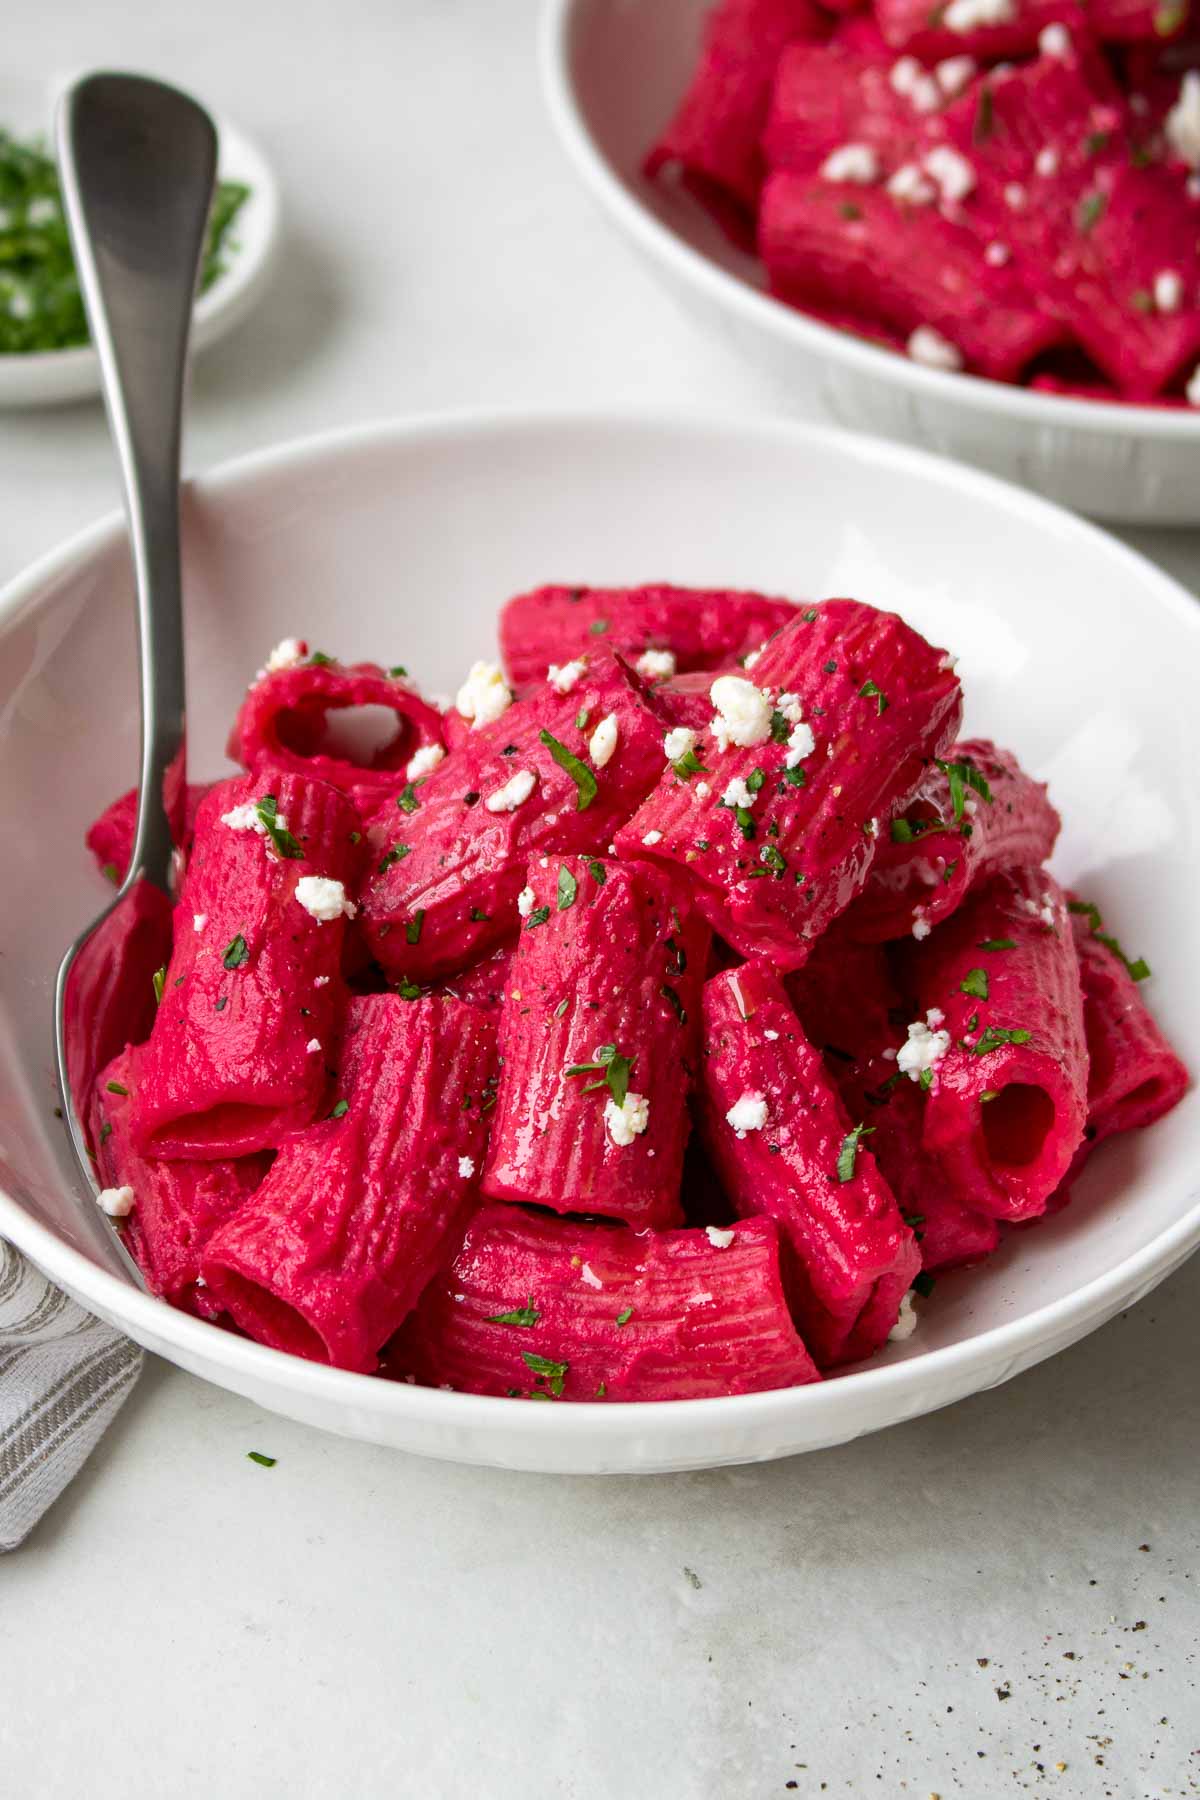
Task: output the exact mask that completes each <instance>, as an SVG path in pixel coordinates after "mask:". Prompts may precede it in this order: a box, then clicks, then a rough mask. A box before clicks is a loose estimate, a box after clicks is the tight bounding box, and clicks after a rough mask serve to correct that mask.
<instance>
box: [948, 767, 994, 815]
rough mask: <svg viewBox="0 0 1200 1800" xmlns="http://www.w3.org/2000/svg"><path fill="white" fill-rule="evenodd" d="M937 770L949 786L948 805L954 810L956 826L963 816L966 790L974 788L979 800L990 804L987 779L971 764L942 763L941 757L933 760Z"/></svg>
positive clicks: (990, 794)
mask: <svg viewBox="0 0 1200 1800" xmlns="http://www.w3.org/2000/svg"><path fill="white" fill-rule="evenodd" d="M935 761H936V762H937V766H938V768H939V769H940V770H941V771H942V774H943V775H944V776H945V777H946V780H947V781H948V782H949V784H950V804H951V806H952V807H953V808H954V823H955V824H956V825H957V824H958V823H959V822H960V821H961V819H962V816H963V812H964V811H965V809H966V804H967V789H968V788H974V789H975V792H976V793H977V794H978V795H979V797H980V799H981V800H986V801H987V803H988V805H989V806H991V804H992V790H991V788H990V787H989V786H988V784H987V779H986V777H985V776H984V775H982V774H981V773H980V771H979V770H978V769H977V768H976V767H975V764H974V763H972V762H967V761H966V760H965V759H964V760H963V761H962V762H943V761H942V759H941V757H940V756H939V757H937V758H935Z"/></svg>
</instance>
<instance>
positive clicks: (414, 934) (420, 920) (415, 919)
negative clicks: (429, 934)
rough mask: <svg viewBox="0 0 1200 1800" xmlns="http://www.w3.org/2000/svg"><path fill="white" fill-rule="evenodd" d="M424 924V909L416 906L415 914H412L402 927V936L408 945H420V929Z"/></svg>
mask: <svg viewBox="0 0 1200 1800" xmlns="http://www.w3.org/2000/svg"><path fill="white" fill-rule="evenodd" d="M424 923H425V908H424V907H423V906H418V908H417V910H416V912H415V913H414V914H413V916H412V918H411V919H410V920H409V921H408V924H407V925H406V926H405V927H404V936H405V939H406V941H407V942H408V943H410V944H419V943H420V941H421V927H422V925H423V924H424Z"/></svg>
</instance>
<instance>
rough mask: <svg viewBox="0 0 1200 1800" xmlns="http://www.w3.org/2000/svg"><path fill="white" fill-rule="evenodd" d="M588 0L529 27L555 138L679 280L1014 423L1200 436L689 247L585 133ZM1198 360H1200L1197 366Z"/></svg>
mask: <svg viewBox="0 0 1200 1800" xmlns="http://www.w3.org/2000/svg"><path fill="white" fill-rule="evenodd" d="M595 3H596V0H543V6H542V13H541V17H540V20H539V30H538V61H539V65H540V70H541V82H542V93H543V97H544V99H545V102H546V105H547V108H548V110H549V113H550V118H551V122H552V124H553V126H554V128H555V131H556V133H557V135H558V138H559V141H560V143H561V144H562V146H563V148H564V149H565V151H566V153H567V156H568V158H569V160H570V161H571V163H572V164H573V166H574V168H575V172H576V174H577V175H579V177H580V178H581V179H582V181H583V183H584V185H585V187H586V188H587V189H588V190H589V191H590V193H591V195H592V197H593V199H594V200H596V201H597V202H598V203H599V205H600V207H601V208H602V210H603V211H605V212H607V213H608V214H609V215H610V217H612V218H613V219H614V220H615V221H616V223H617V224H618V225H619V226H620V227H621V229H622V230H623V231H624V232H625V233H626V234H627V235H628V236H629V237H631V238H632V239H633V240H634V242H635V243H636V244H638V245H639V246H640V248H641V249H642V250H644V251H645V252H647V253H648V254H649V255H651V256H652V257H654V258H655V259H656V260H657V261H659V262H661V263H665V264H667V265H668V267H669V268H670V269H672V270H673V271H674V273H675V274H676V275H677V276H678V277H679V278H680V280H681V281H684V282H686V283H687V284H689V285H690V286H691V287H693V288H698V289H700V290H701V291H702V292H703V293H704V294H705V295H706V297H707V298H708V299H709V300H711V301H712V302H713V303H714V304H716V305H719V306H723V307H725V308H727V309H728V310H730V311H732V312H735V313H738V314H740V315H741V317H742V319H743V320H744V321H745V322H746V323H747V324H748V325H751V326H755V327H757V328H758V329H759V330H760V331H765V332H766V333H767V335H768V336H770V337H772V338H774V339H775V340H776V341H777V342H778V343H780V344H783V345H786V346H787V347H788V348H789V349H801V350H804V351H806V352H807V353H808V354H809V355H813V356H816V357H818V358H825V359H826V360H832V361H834V362H842V363H846V364H848V365H850V366H851V367H852V368H854V369H856V370H857V371H858V372H859V373H861V374H863V375H868V376H871V377H873V378H874V379H876V380H878V381H881V382H884V383H890V384H892V385H894V386H896V387H899V388H902V389H905V390H907V391H908V392H910V393H912V394H914V395H919V396H921V397H923V398H926V399H929V400H935V401H944V402H950V403H952V404H956V405H961V407H962V409H963V410H965V411H971V410H975V411H978V412H981V413H988V414H991V415H992V416H993V417H997V418H1004V419H1008V420H1012V421H1013V422H1015V423H1018V424H1020V425H1022V426H1038V427H1041V426H1054V425H1060V426H1063V427H1070V428H1071V429H1073V430H1076V431H1083V432H1090V433H1092V434H1094V435H1103V436H1105V437H1109V438H1111V437H1112V436H1114V434H1115V435H1118V436H1122V437H1126V438H1133V439H1143V438H1144V439H1160V440H1161V439H1168V440H1178V439H1180V438H1184V439H1191V438H1194V437H1197V436H1200V408H1197V409H1194V410H1193V409H1189V408H1182V409H1173V408H1170V407H1155V406H1151V405H1147V404H1143V403H1141V402H1138V401H1112V400H1083V399H1080V398H1078V397H1076V396H1074V395H1070V394H1045V393H1038V392H1036V391H1035V390H1034V389H1032V388H1026V387H1020V386H1018V385H1017V384H1016V383H1013V382H1004V381H994V380H991V379H990V378H989V377H986V376H983V375H968V374H954V373H949V372H947V371H945V370H942V369H928V368H925V367H923V366H922V365H921V364H920V363H916V362H913V361H912V360H911V359H910V358H909V357H905V356H900V355H898V354H897V353H896V352H895V351H893V350H887V349H884V348H883V347H882V346H880V345H878V344H872V343H870V342H868V340H867V339H866V338H859V337H856V336H855V335H854V334H853V333H852V332H849V331H840V330H838V329H837V328H836V327H835V326H832V325H824V324H822V323H821V322H820V320H818V319H814V318H811V317H809V315H808V314H806V313H803V312H801V311H799V310H798V309H797V308H795V307H790V306H787V305H785V304H784V302H783V301H781V300H776V299H774V298H773V297H772V296H771V295H770V294H766V293H763V292H760V291H759V290H758V289H756V288H753V287H751V286H750V285H749V284H748V283H746V282H745V281H742V280H740V279H739V278H738V276H736V275H734V274H732V273H731V272H730V271H729V270H727V269H724V268H722V267H721V265H720V264H719V263H717V262H714V261H713V260H712V258H711V257H709V256H707V255H705V253H704V252H703V251H701V250H697V249H694V248H693V247H692V245H691V244H689V243H687V242H686V241H685V240H684V239H683V238H682V237H680V236H679V234H678V233H677V232H675V231H673V230H672V229H671V227H670V226H669V225H666V224H664V223H663V221H662V220H661V219H659V218H658V217H656V215H655V214H654V213H653V212H651V211H650V209H649V208H648V207H647V206H645V205H644V204H643V203H642V201H641V200H640V199H639V198H638V196H637V194H636V192H635V191H634V190H633V189H632V188H630V187H628V186H627V185H626V183H625V182H624V181H623V180H622V179H621V177H620V175H619V174H618V173H617V170H616V168H615V167H614V165H613V164H612V162H611V161H610V160H609V158H608V156H607V155H606V154H605V152H604V150H603V149H602V148H601V146H600V143H599V140H598V139H597V138H596V137H595V136H594V135H593V133H592V131H591V129H590V127H589V125H588V122H587V118H586V116H585V113H584V110H583V106H582V104H581V102H580V98H579V93H578V89H577V86H576V84H575V82H574V80H573V79H572V72H571V71H572V56H571V43H572V36H573V33H574V31H575V29H576V26H577V22H578V20H579V18H580V15H581V14H582V12H583V9H584V7H585V6H590V5H594V4H595ZM1197 366H1198V367H1200V364H1198V365H1197Z"/></svg>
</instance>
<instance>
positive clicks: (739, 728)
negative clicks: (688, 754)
mask: <svg viewBox="0 0 1200 1800" xmlns="http://www.w3.org/2000/svg"><path fill="white" fill-rule="evenodd" d="M708 692H709V698H710V699H711V700H712V703H713V705H714V706H715V707H716V709H717V710H716V716H715V717H714V719H713V721H712V723H711V725H710V726H709V730H710V732H711V733H712V735H713V737H714V738H715V739H716V743H717V748H718V750H728V748H729V746H730V744H737V745H738V746H739V747H740V748H742V749H748V748H749V746H750V745H751V744H763V743H765V742H766V740H767V739H768V738H769V737H770V735H771V702H770V700H769V699H768V697H767V695H766V694H764V693H763V691H762V689H761V688H757V687H755V685H754V683H753V682H752V681H747V680H746V679H745V677H744V676H742V675H718V676H717V679H716V680H715V681H714V682H713V684H712V686H711V688H710V689H709V690H708Z"/></svg>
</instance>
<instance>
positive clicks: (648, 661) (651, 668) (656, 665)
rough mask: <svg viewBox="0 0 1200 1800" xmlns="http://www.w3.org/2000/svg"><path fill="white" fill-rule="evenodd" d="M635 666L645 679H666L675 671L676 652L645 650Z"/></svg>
mask: <svg viewBox="0 0 1200 1800" xmlns="http://www.w3.org/2000/svg"><path fill="white" fill-rule="evenodd" d="M633 666H634V668H635V669H636V670H637V672H638V674H639V675H640V676H641V677H642V678H643V680H645V681H666V680H667V679H668V678H669V677H670V676H672V675H673V674H674V673H675V652H674V651H673V650H643V651H642V654H641V655H640V656H639V657H638V659H637V661H636V662H635V663H634V665H633Z"/></svg>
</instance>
